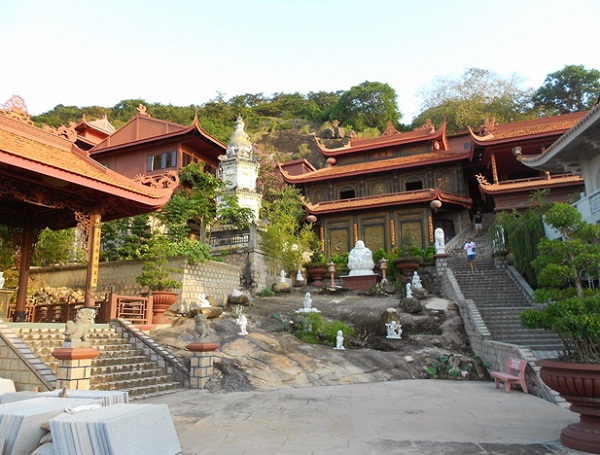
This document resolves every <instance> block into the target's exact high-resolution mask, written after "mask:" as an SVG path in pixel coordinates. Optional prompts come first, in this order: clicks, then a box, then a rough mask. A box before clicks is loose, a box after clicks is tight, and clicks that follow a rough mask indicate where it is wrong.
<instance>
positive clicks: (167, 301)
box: [152, 291, 177, 324]
mask: <svg viewBox="0 0 600 455" xmlns="http://www.w3.org/2000/svg"><path fill="white" fill-rule="evenodd" d="M176 301H177V293H176V292H168V291H152V324H170V323H171V321H170V320H169V319H168V318H167V317H166V316H165V314H164V313H165V311H167V309H168V308H169V307H170V306H171V305H173V304H174V303H175V302H176Z"/></svg>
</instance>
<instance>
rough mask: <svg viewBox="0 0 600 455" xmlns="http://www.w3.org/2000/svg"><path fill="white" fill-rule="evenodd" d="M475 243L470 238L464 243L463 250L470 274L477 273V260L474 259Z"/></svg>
mask: <svg viewBox="0 0 600 455" xmlns="http://www.w3.org/2000/svg"><path fill="white" fill-rule="evenodd" d="M475 247H476V245H475V242H473V239H471V237H467V243H465V246H464V250H465V252H466V253H467V262H468V263H469V266H470V267H471V271H472V272H477V260H476V257H475Z"/></svg>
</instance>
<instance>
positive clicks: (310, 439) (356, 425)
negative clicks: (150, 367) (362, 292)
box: [136, 380, 583, 455]
mask: <svg viewBox="0 0 600 455" xmlns="http://www.w3.org/2000/svg"><path fill="white" fill-rule="evenodd" d="M136 402H144V403H166V404H168V406H169V409H170V411H171V415H172V417H173V421H174V423H175V427H176V429H177V434H178V437H179V440H180V443H181V446H182V451H183V454H186V455H204V454H207V455H208V454H219V455H241V454H244V455H259V454H260V455H263V454H282V455H296V454H298V455H300V454H302V455H333V454H346V455H359V454H360V455H367V454H368V455H390V454H407V455H408V454H414V455H425V454H440V455H442V454H444V455H446V454H456V455H478V454H501V455H517V454H519V455H546V454H581V453H583V452H578V451H574V450H570V449H566V448H565V447H563V446H562V445H561V444H560V442H559V437H560V430H561V429H562V428H563V427H565V426H566V425H568V424H569V423H572V422H576V421H577V420H578V417H577V415H575V414H573V413H571V412H570V411H569V410H568V409H566V408H563V407H560V406H556V405H553V404H551V403H549V402H547V401H544V400H542V399H540V398H537V397H535V396H533V395H525V394H523V393H522V392H520V391H512V392H511V393H508V394H507V393H505V392H504V391H503V390H502V389H500V390H496V389H495V387H494V384H493V383H491V382H456V381H437V380H403V381H393V382H381V383H366V384H353V385H337V386H326V387H306V388H293V389H291V388H290V389H278V390H273V391H261V392H232V393H222V394H215V393H210V392H208V391H204V390H186V391H183V392H177V393H174V394H170V395H166V396H160V397H153V398H147V399H144V400H139V401H136Z"/></svg>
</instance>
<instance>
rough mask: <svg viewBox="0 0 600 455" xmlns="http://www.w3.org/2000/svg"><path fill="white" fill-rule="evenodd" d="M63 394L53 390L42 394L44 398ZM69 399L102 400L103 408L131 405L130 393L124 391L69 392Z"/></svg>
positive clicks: (74, 390) (75, 390)
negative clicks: (121, 404)
mask: <svg viewBox="0 0 600 455" xmlns="http://www.w3.org/2000/svg"><path fill="white" fill-rule="evenodd" d="M59 393H61V391H60V390H51V391H50V392H42V393H40V396H43V397H57V396H58V394H59ZM66 393H67V396H68V397H69V398H93V399H99V400H102V406H110V405H113V404H119V403H129V393H127V392H124V391H122V390H77V389H73V390H71V389H69V390H67V392H66Z"/></svg>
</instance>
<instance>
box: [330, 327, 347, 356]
mask: <svg viewBox="0 0 600 455" xmlns="http://www.w3.org/2000/svg"><path fill="white" fill-rule="evenodd" d="M333 349H337V350H340V351H344V350H346V348H345V347H344V332H342V331H341V330H338V331H337V336H336V337H335V348H333Z"/></svg>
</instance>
